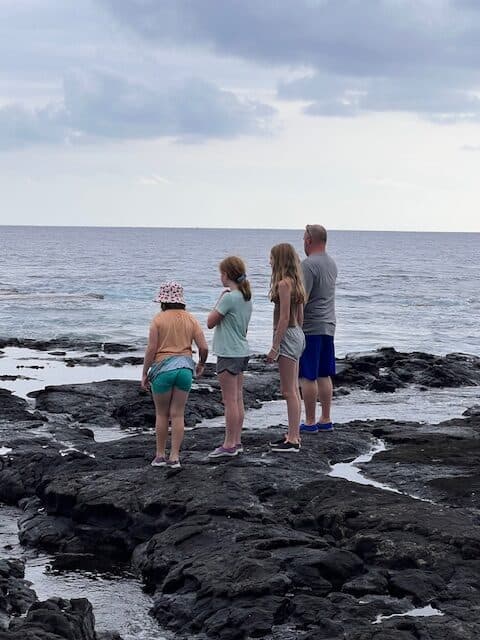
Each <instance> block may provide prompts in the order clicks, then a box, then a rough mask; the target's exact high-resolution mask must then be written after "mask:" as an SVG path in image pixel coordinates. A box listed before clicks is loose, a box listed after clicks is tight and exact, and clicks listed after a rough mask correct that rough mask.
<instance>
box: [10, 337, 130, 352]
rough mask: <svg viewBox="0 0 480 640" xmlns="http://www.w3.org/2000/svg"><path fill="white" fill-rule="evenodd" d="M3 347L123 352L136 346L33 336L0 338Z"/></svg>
mask: <svg viewBox="0 0 480 640" xmlns="http://www.w3.org/2000/svg"><path fill="white" fill-rule="evenodd" d="M4 347H23V348H25V349H35V350H37V351H54V350H55V351H58V350H61V351H64V350H66V349H73V350H84V351H104V352H105V353H123V352H124V351H135V350H136V349H137V347H134V346H131V345H127V344H119V343H117V342H98V341H94V340H82V339H81V338H69V337H65V338H53V339H52V340H37V339H35V338H0V349H3V348H4Z"/></svg>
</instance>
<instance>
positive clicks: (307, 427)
mask: <svg viewBox="0 0 480 640" xmlns="http://www.w3.org/2000/svg"><path fill="white" fill-rule="evenodd" d="M300 433H318V423H315V424H305V423H304V422H302V424H301V425H300Z"/></svg>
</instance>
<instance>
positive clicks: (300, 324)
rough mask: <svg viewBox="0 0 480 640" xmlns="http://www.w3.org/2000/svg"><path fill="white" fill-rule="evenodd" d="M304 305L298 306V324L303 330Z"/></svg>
mask: <svg viewBox="0 0 480 640" xmlns="http://www.w3.org/2000/svg"><path fill="white" fill-rule="evenodd" d="M303 310H304V307H303V304H299V305H297V324H298V326H299V327H300V328H301V327H302V326H303Z"/></svg>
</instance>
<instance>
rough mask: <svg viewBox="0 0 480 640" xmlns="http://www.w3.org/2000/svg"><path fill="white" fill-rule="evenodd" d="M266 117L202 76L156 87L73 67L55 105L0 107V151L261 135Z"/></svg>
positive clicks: (269, 111)
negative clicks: (36, 146)
mask: <svg viewBox="0 0 480 640" xmlns="http://www.w3.org/2000/svg"><path fill="white" fill-rule="evenodd" d="M273 115H274V109H273V108H272V107H270V106H268V105H265V104H262V103H259V102H255V101H249V100H241V99H240V98H239V97H237V96H236V95H235V94H234V93H233V92H231V91H225V90H222V89H219V88H218V87H216V86H215V85H214V84H212V83H209V82H206V81H203V80H198V79H190V80H188V81H185V82H182V83H180V84H178V85H173V86H171V87H170V88H168V89H156V88H154V85H153V84H152V85H149V86H147V85H144V84H140V83H138V82H132V81H130V80H128V79H125V78H123V77H121V76H118V75H114V74H112V73H107V72H98V71H97V72H88V73H87V72H75V73H71V74H69V75H68V76H67V77H66V78H65V81H64V98H63V100H61V101H58V102H57V103H53V102H52V103H50V104H48V105H47V106H45V107H42V108H37V109H30V110H28V109H26V108H25V107H24V106H22V105H18V104H11V105H7V106H4V107H1V108H0V148H3V149H9V148H17V147H24V146H29V145H32V144H41V143H58V142H61V141H63V142H75V141H77V142H78V141H82V140H89V139H97V138H104V139H105V138H107V139H133V138H143V139H147V138H157V137H161V136H171V137H175V138H176V139H177V140H181V141H188V142H192V141H193V142H194V141H201V140H204V139H207V138H231V137H234V136H237V135H241V134H261V133H265V132H266V131H268V128H269V122H270V119H271V117H272V116H273Z"/></svg>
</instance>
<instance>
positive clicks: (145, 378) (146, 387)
mask: <svg viewBox="0 0 480 640" xmlns="http://www.w3.org/2000/svg"><path fill="white" fill-rule="evenodd" d="M140 384H141V387H142V389H143V390H144V391H150V382H149V381H148V376H147V374H146V373H144V374H143V375H142V382H141V383H140Z"/></svg>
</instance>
